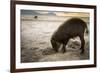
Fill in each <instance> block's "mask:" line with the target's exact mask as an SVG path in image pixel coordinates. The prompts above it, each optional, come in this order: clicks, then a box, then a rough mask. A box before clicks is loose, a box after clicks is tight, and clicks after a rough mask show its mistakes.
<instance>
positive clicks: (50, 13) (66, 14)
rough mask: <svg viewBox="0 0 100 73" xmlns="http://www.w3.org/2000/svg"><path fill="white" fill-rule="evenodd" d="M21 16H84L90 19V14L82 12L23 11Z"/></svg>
mask: <svg viewBox="0 0 100 73" xmlns="http://www.w3.org/2000/svg"><path fill="white" fill-rule="evenodd" d="M21 15H53V16H54V15H55V16H82V17H89V13H82V12H81V13H80V12H55V11H36V10H21Z"/></svg>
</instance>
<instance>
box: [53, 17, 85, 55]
mask: <svg viewBox="0 0 100 73" xmlns="http://www.w3.org/2000/svg"><path fill="white" fill-rule="evenodd" d="M85 29H87V25H86V23H85V22H84V21H83V20H82V19H80V18H71V19H69V20H67V21H65V22H64V23H63V24H62V25H61V26H60V27H59V28H58V29H57V30H56V31H55V32H54V34H53V35H52V37H51V44H52V47H53V49H54V50H55V51H56V52H58V49H59V47H60V46H61V44H62V45H63V46H62V51H63V53H65V52H66V48H65V47H66V45H67V43H68V41H69V39H70V38H74V37H76V36H79V37H80V40H81V48H80V50H81V54H82V53H84V45H85V40H84V32H85Z"/></svg>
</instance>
